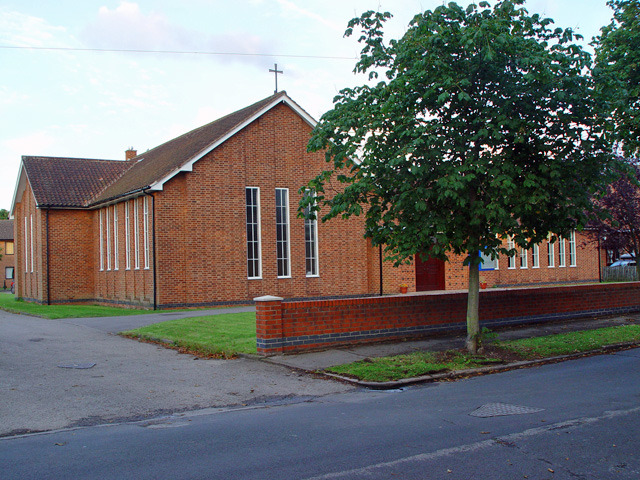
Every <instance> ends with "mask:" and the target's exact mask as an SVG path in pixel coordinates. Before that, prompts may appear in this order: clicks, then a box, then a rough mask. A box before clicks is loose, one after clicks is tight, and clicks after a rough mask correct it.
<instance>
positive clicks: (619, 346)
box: [316, 342, 640, 390]
mask: <svg viewBox="0 0 640 480" xmlns="http://www.w3.org/2000/svg"><path fill="white" fill-rule="evenodd" d="M638 346H640V343H639V342H624V343H616V344H613V345H606V346H604V347H601V348H598V349H596V350H589V351H586V352H579V353H570V354H568V355H558V356H556V357H548V358H541V359H539V360H522V361H520V362H513V363H507V364H504V365H497V366H492V367H480V368H468V369H465V370H453V371H451V372H447V373H436V374H434V375H421V376H419V377H411V378H403V379H400V380H391V381H388V382H369V381H365V380H358V379H355V378H350V377H345V376H342V375H337V374H335V373H329V372H325V371H317V372H316V373H319V374H322V375H326V376H328V377H331V378H333V379H336V380H340V381H343V382H347V383H352V384H354V385H358V386H360V387H366V388H370V389H373V390H389V389H393V388H400V387H405V386H408V385H413V384H416V383H428V382H438V381H448V380H457V379H459V378H464V377H473V376H480V375H487V374H492V373H500V372H504V371H508V370H516V369H520V368H530V367H537V366H539V365H546V364H550V363H559V362H563V361H566V360H573V359H576V358H581V357H590V356H595V355H604V354H608V353H613V352H618V351H622V350H629V349H632V348H637V347H638Z"/></svg>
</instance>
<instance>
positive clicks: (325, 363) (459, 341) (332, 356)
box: [265, 313, 640, 371]
mask: <svg viewBox="0 0 640 480" xmlns="http://www.w3.org/2000/svg"><path fill="white" fill-rule="evenodd" d="M627 324H638V325H640V313H630V314H627V315H616V316H609V317H586V318H578V319H575V320H563V321H558V322H547V323H542V324H537V325H526V326H513V327H503V328H500V329H495V330H494V331H495V332H496V333H498V338H499V339H500V340H513V339H518V338H528V337H539V336H544V335H552V334H555V333H565V332H574V331H578V330H590V329H594V328H602V327H613V326H615V325H627ZM464 341H465V335H464V334H461V333H460V334H450V335H439V336H437V337H433V338H427V339H424V340H411V341H404V342H402V341H400V342H386V343H378V344H373V345H362V346H356V347H343V348H332V349H329V350H325V351H321V352H311V353H301V354H295V355H294V354H292V355H277V356H273V357H267V358H266V359H265V361H266V362H270V363H275V364H278V365H285V366H288V367H291V368H296V369H300V370H305V371H316V370H323V369H325V368H328V367H332V366H334V365H341V364H344V363H351V362H356V361H358V360H363V359H365V358H368V357H369V358H370V357H373V358H376V357H386V356H390V355H402V354H405V353H411V352H415V351H421V350H430V351H442V350H449V349H453V348H462V347H464Z"/></svg>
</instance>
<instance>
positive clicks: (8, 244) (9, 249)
mask: <svg viewBox="0 0 640 480" xmlns="http://www.w3.org/2000/svg"><path fill="white" fill-rule="evenodd" d="M5 250H6V252H5V253H6V254H7V255H13V242H6V244H5ZM12 278H13V277H12Z"/></svg>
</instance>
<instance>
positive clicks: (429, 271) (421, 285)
mask: <svg viewBox="0 0 640 480" xmlns="http://www.w3.org/2000/svg"><path fill="white" fill-rule="evenodd" d="M414 264H415V267H416V291H417V292H426V291H429V290H444V286H445V285H444V262H443V261H442V260H438V259H437V258H429V259H428V260H426V261H423V260H422V259H421V258H420V255H416V256H415V257H414Z"/></svg>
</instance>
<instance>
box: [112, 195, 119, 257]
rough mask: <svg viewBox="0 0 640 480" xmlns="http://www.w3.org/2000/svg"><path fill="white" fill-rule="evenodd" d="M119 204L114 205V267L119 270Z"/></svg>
mask: <svg viewBox="0 0 640 480" xmlns="http://www.w3.org/2000/svg"><path fill="white" fill-rule="evenodd" d="M118 257H119V255H118V205H117V204H116V205H114V206H113V269H114V270H118V268H119V267H118V261H119V260H120V259H119V258H118Z"/></svg>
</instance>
